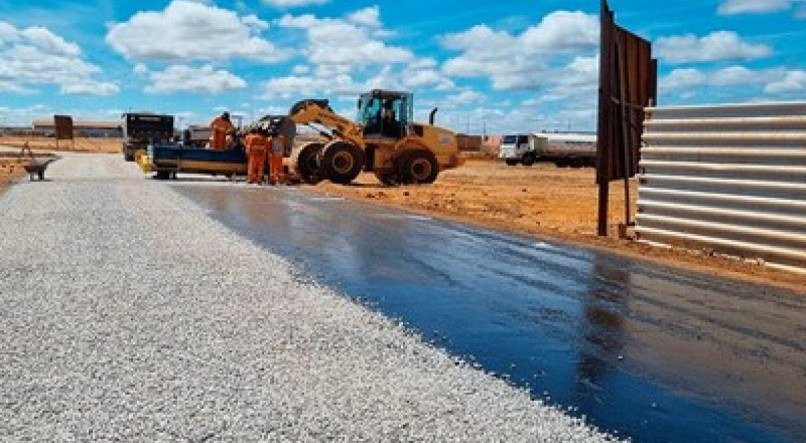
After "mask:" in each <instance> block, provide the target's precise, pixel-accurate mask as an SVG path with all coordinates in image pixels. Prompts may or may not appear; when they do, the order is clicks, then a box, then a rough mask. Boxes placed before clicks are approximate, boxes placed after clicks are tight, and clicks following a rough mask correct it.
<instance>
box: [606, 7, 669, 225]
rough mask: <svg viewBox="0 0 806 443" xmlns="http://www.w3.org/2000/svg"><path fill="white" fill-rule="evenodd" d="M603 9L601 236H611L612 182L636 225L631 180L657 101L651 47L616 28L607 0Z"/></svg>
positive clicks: (628, 223) (655, 73)
mask: <svg viewBox="0 0 806 443" xmlns="http://www.w3.org/2000/svg"><path fill="white" fill-rule="evenodd" d="M601 7H602V10H601V31H600V32H601V37H600V38H601V48H600V55H599V118H598V122H597V126H598V128H597V141H596V154H597V162H596V183H597V184H598V185H599V210H598V225H597V233H598V235H600V236H607V221H608V217H607V216H608V205H609V197H610V182H611V181H613V180H618V179H623V180H624V198H625V216H624V222H625V224H626V225H630V224H632V221H631V220H630V218H631V212H630V182H629V179H630V178H631V177H634V176H635V174H636V173H637V172H638V160H639V157H640V149H641V134H642V132H643V124H644V113H643V109H644V107H646V106H648V105H649V104H650V103H652V102H653V101H654V100H655V98H656V96H657V86H656V85H657V76H658V72H657V60H655V59H653V58H652V45H651V43H650V42H649V41H647V40H645V39H643V38H641V37H638V36H637V35H635V34H633V33H631V32H629V31H627V30H626V29H624V28H621V27H620V26H618V25H616V23H615V19H614V16H613V11H611V10H610V7H609V6H608V4H607V0H602V6H601Z"/></svg>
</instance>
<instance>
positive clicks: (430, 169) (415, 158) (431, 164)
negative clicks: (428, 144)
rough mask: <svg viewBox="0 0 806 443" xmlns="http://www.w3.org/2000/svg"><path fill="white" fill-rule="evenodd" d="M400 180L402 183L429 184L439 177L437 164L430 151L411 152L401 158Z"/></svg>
mask: <svg viewBox="0 0 806 443" xmlns="http://www.w3.org/2000/svg"><path fill="white" fill-rule="evenodd" d="M400 168H401V169H400V174H399V175H400V179H401V181H402V182H403V183H413V184H430V183H434V181H436V179H437V175H439V163H437V158H436V157H435V156H434V154H433V153H432V152H430V151H422V150H417V151H411V152H409V153H407V154H404V156H403V157H402V158H401V161H400Z"/></svg>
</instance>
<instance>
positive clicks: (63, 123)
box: [53, 115, 76, 150]
mask: <svg viewBox="0 0 806 443" xmlns="http://www.w3.org/2000/svg"><path fill="white" fill-rule="evenodd" d="M53 125H54V128H55V130H56V134H55V135H56V149H59V140H70V141H71V145H72V149H74V150H75V148H76V140H75V138H74V137H73V117H71V116H69V115H54V116H53Z"/></svg>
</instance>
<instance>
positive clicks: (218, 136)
mask: <svg viewBox="0 0 806 443" xmlns="http://www.w3.org/2000/svg"><path fill="white" fill-rule="evenodd" d="M233 134H235V126H234V125H233V124H232V122H231V121H230V118H229V112H225V113H223V114H221V116H219V117H218V118H216V119H215V120H213V122H212V123H210V149H214V150H216V151H223V150H225V149H227V148H228V147H229V143H228V142H227V137H229V136H231V135H233Z"/></svg>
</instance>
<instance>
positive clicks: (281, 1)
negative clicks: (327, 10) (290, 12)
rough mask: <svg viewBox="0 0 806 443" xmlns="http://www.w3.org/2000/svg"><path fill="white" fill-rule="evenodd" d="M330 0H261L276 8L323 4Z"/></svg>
mask: <svg viewBox="0 0 806 443" xmlns="http://www.w3.org/2000/svg"><path fill="white" fill-rule="evenodd" d="M329 1H330V0H263V3H266V4H267V5H271V6H276V7H278V8H296V7H299V6H311V5H324V4H325V3H327V2H329Z"/></svg>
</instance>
